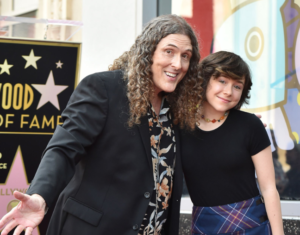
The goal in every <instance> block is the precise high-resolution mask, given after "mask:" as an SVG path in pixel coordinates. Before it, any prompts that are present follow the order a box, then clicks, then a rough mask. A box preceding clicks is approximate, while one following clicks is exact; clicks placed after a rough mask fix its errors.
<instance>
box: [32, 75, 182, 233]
mask: <svg viewBox="0 0 300 235" xmlns="http://www.w3.org/2000/svg"><path fill="white" fill-rule="evenodd" d="M128 109H129V107H128V99H127V97H126V82H125V81H124V79H123V73H122V71H111V72H103V73H96V74H93V75H90V76H88V77H86V78H85V79H83V80H82V81H81V83H80V84H79V85H78V87H77V88H76V90H75V91H74V93H73V95H72V96H71V98H70V101H69V103H68V105H67V108H66V109H65V110H64V111H63V114H62V117H63V120H64V124H63V125H62V126H57V128H56V130H55V133H54V135H53V137H52V139H51V140H50V142H49V144H48V146H47V148H46V150H45V151H44V155H43V158H42V161H41V164H40V166H39V168H38V171H37V173H36V176H35V177H34V179H33V181H32V183H31V185H30V187H29V189H28V191H27V193H28V194H34V193H37V194H40V195H41V196H42V197H43V198H44V199H45V201H46V203H47V205H48V206H51V205H52V204H53V202H54V199H55V198H56V197H57V196H58V195H59V194H60V195H59V199H58V202H57V204H56V207H55V209H54V213H53V215H52V218H51V221H50V224H49V227H48V231H47V235H58V234H61V235H77V234H78V235H79V234H80V235H82V234H88V235H101V234H103V235H136V234H138V230H139V226H140V224H141V223H142V219H143V217H144V214H145V212H146V208H147V206H148V204H149V200H150V198H151V197H149V194H147V193H146V192H150V194H152V192H153V188H154V181H153V171H152V160H151V152H150V135H149V127H148V120H147V117H143V118H142V119H141V124H140V125H137V126H134V127H132V128H129V127H128V125H127V120H128ZM175 135H176V140H177V141H176V145H177V146H176V147H177V151H176V154H177V156H176V165H175V173H174V188H173V194H172V198H171V202H170V208H169V216H168V220H167V222H166V224H165V226H164V234H167V235H176V234H178V224H179V209H180V198H181V193H182V179H183V178H182V177H183V176H182V170H181V161H180V156H179V154H180V146H179V135H178V130H177V127H175Z"/></svg>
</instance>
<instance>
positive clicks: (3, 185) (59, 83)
mask: <svg viewBox="0 0 300 235" xmlns="http://www.w3.org/2000/svg"><path fill="white" fill-rule="evenodd" d="M80 49H81V44H80V43H63V42H49V41H33V40H15V39H0V52H1V53H0V143H1V144H0V218H1V217H2V216H3V215H4V214H5V213H7V211H9V210H11V209H12V208H13V207H14V206H15V205H16V204H17V203H18V202H17V201H15V200H14V198H13V196H12V192H13V191H14V190H19V191H21V192H26V190H27V188H28V185H29V183H30V182H31V180H32V179H33V177H34V174H35V172H36V169H37V167H38V165H39V163H40V160H41V155H42V152H43V150H44V149H45V147H46V146H47V143H48V142H49V140H50V138H51V136H52V134H53V132H54V130H55V127H56V126H57V125H60V124H62V119H61V116H60V115H61V112H62V111H63V109H64V108H65V107H66V105H67V102H68V100H69V98H70V96H71V94H72V92H73V91H74V89H75V87H76V85H77V78H78V71H79V58H80ZM49 214H51V213H49ZM49 217H50V215H48V214H47V215H46V218H45V219H44V221H43V222H42V224H41V225H40V226H39V228H38V229H35V230H34V233H33V234H34V235H38V234H40V235H43V234H45V232H46V227H47V222H48V220H49Z"/></svg>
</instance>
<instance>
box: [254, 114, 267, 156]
mask: <svg viewBox="0 0 300 235" xmlns="http://www.w3.org/2000/svg"><path fill="white" fill-rule="evenodd" d="M249 128H250V139H249V141H250V143H249V147H250V148H249V150H250V153H251V156H253V155H255V154H257V153H259V152H260V151H262V150H264V149H265V148H266V147H268V146H270V144H271V142H270V139H269V136H268V134H267V131H266V129H265V127H264V125H263V123H262V121H261V120H260V119H259V118H258V117H257V116H256V115H254V114H253V115H251V117H250V125H249Z"/></svg>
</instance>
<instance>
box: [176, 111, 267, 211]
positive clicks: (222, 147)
mask: <svg viewBox="0 0 300 235" xmlns="http://www.w3.org/2000/svg"><path fill="white" fill-rule="evenodd" d="M180 135H181V136H180V137H181V138H180V140H181V144H182V148H181V150H182V163H183V171H184V175H185V179H186V184H187V187H188V190H189V193H190V196H191V199H192V201H193V203H194V205H195V206H218V205H224V204H230V203H234V202H239V201H243V200H246V199H249V198H252V197H255V196H257V195H258V194H259V191H258V189H257V185H256V181H255V169H254V164H253V162H252V158H251V156H253V155H255V154H257V153H259V152H260V151H262V150H264V149H265V148H266V147H268V146H269V145H270V140H269V138H268V135H267V133H266V130H265V128H264V126H263V124H262V122H261V120H260V119H259V118H258V117H256V116H255V115H254V114H249V113H246V112H243V111H239V110H235V109H233V110H231V111H230V113H229V115H228V117H227V119H226V120H225V122H224V123H223V124H222V125H221V126H220V127H218V128H217V129H215V130H212V131H203V130H200V129H199V128H196V129H195V130H194V131H186V130H181V132H180Z"/></svg>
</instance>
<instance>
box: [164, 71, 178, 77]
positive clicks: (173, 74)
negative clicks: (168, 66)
mask: <svg viewBox="0 0 300 235" xmlns="http://www.w3.org/2000/svg"><path fill="white" fill-rule="evenodd" d="M166 74H167V75H168V76H170V77H172V78H175V77H176V73H168V72H166Z"/></svg>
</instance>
